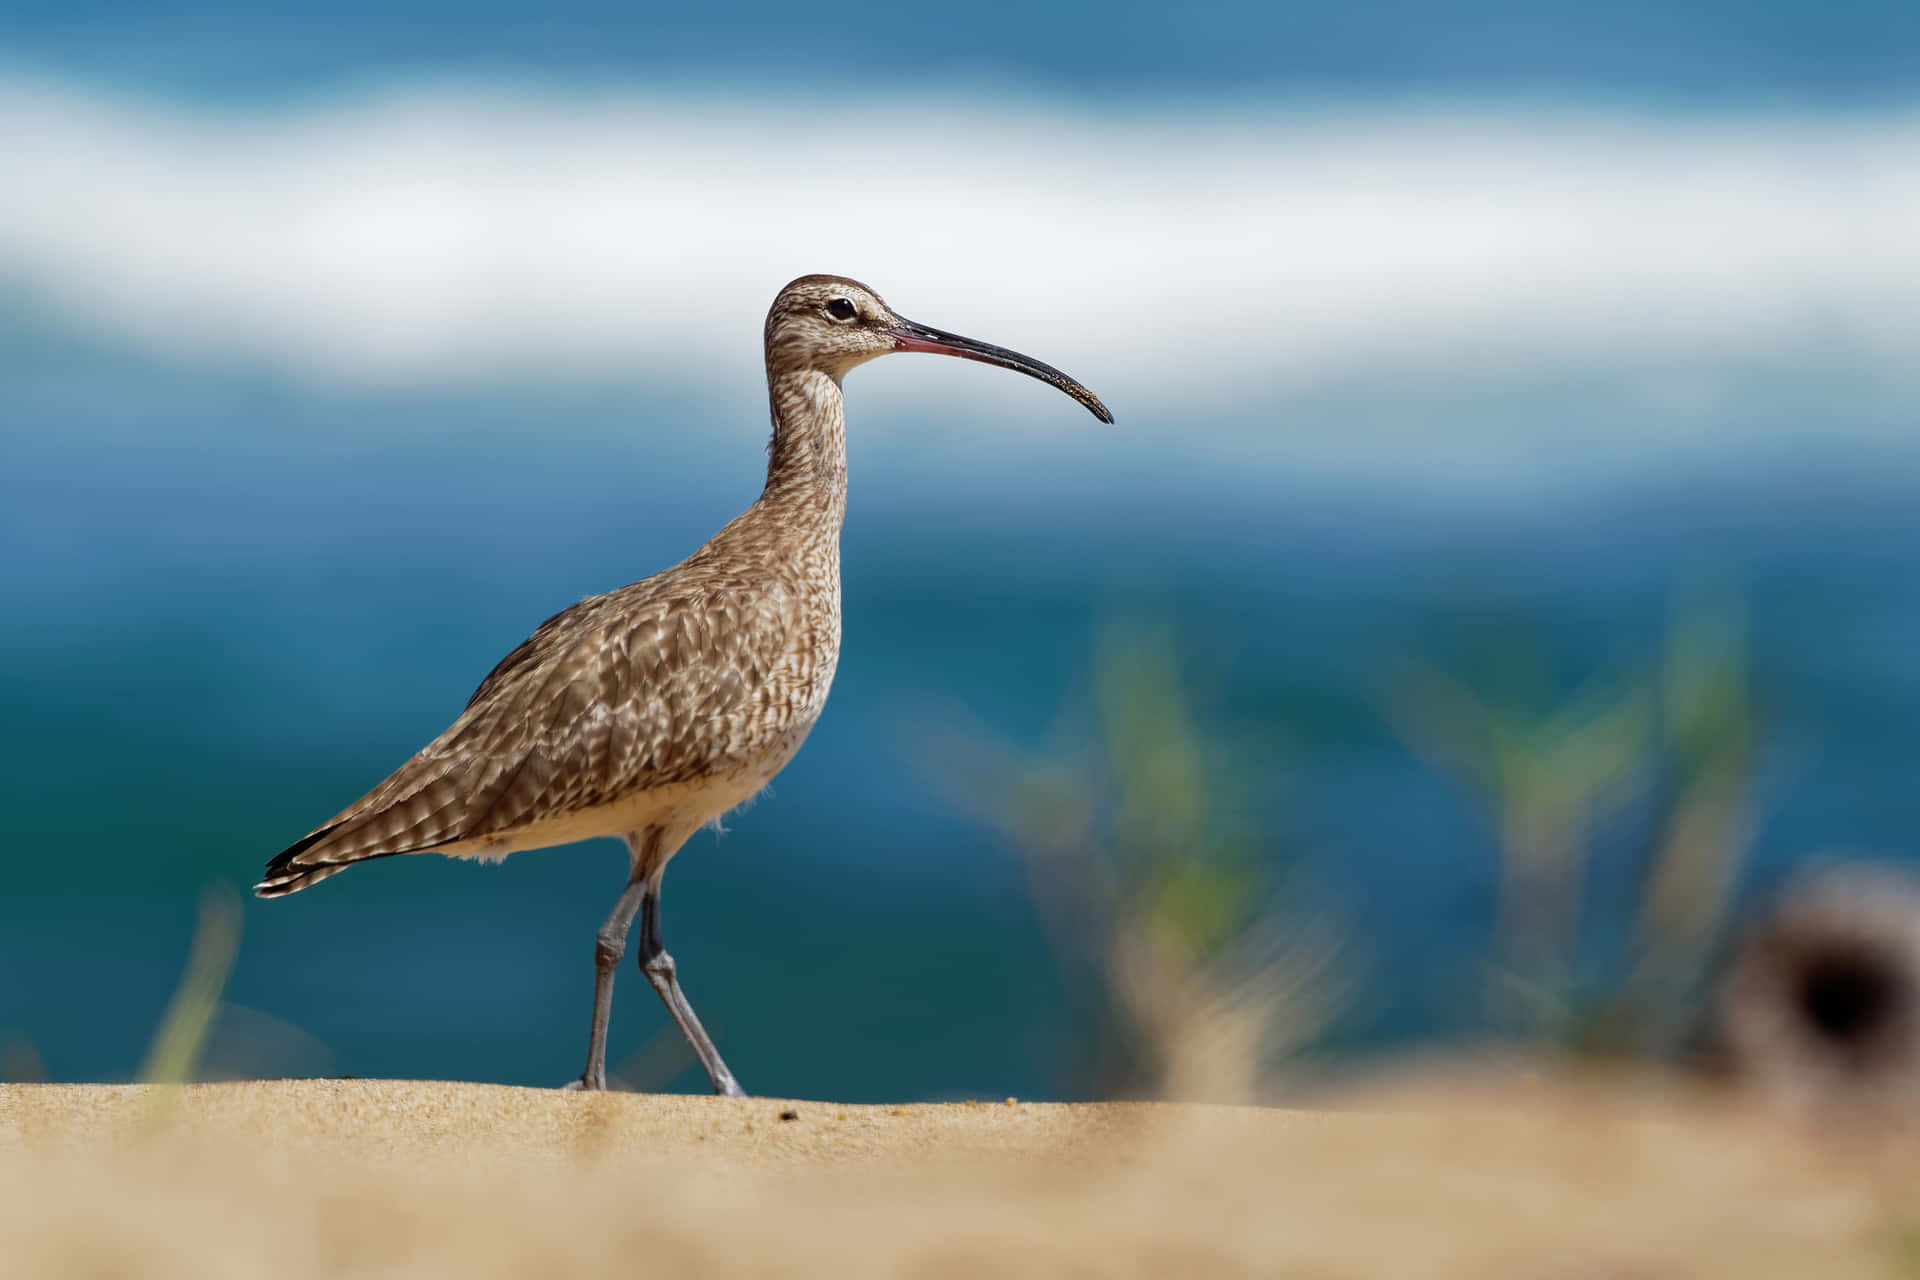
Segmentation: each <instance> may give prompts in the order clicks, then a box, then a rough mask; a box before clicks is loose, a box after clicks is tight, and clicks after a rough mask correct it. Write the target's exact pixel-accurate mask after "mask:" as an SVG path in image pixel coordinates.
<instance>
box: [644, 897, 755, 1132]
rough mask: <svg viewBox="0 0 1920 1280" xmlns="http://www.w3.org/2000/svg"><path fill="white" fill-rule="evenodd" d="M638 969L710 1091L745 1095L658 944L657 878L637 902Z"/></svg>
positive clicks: (664, 952) (739, 1095)
mask: <svg viewBox="0 0 1920 1280" xmlns="http://www.w3.org/2000/svg"><path fill="white" fill-rule="evenodd" d="M640 972H642V973H644V974H646V975H647V981H648V982H651V983H652V984H653V989H654V991H655V993H656V994H658V995H659V997H660V1002H661V1003H662V1004H664V1005H666V1006H667V1012H668V1013H671V1014H672V1015H673V1020H674V1021H675V1022H677V1023H679V1024H680V1034H681V1035H684V1036H685V1037H686V1038H687V1043H688V1044H690V1045H692V1046H693V1051H694V1053H695V1054H696V1055H698V1056H699V1058H700V1065H701V1066H703V1067H705V1068H706V1069H707V1078H708V1079H710V1080H712V1081H713V1091H714V1092H715V1093H717V1094H720V1095H722V1096H723V1097H728V1098H744V1097H746V1096H747V1091H746V1090H745V1089H742V1088H741V1087H740V1082H739V1081H738V1080H735V1079H734V1078H733V1072H731V1071H729V1070H727V1064H726V1063H724V1062H722V1061H721V1060H720V1051H719V1050H718V1049H716V1048H714V1047H713V1039H712V1038H711V1037H710V1036H708V1035H707V1029H706V1028H705V1027H703V1026H701V1025H700V1019H699V1017H698V1016H697V1015H696V1014H695V1013H694V1012H693V1006H692V1005H691V1004H688V1003H687V996H686V993H685V992H683V991H682V990H680V980H679V978H678V977H677V976H675V969H674V963H673V957H672V956H670V955H668V954H667V950H666V948H665V947H663V946H662V945H661V944H660V884H659V881H658V880H657V879H656V880H655V881H654V883H653V884H652V885H651V886H650V887H649V891H648V893H647V895H646V899H645V901H643V902H642V903H641V904H640Z"/></svg>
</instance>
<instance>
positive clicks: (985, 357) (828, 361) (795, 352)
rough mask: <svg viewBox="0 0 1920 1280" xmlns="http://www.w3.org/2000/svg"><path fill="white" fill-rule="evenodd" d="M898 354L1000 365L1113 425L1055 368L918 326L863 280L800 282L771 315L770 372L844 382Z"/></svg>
mask: <svg viewBox="0 0 1920 1280" xmlns="http://www.w3.org/2000/svg"><path fill="white" fill-rule="evenodd" d="M894 351H931V352H933V353H935V354H937V355H945V356H959V357H961V358H962V359H965V360H978V361H981V362H982V363H984V364H997V365H999V366H1000V367H1001V368H1003V369H1012V370H1014V371H1015V372H1017V373H1024V374H1026V375H1027V376H1028V377H1031V378H1038V379H1040V381H1042V382H1045V383H1047V384H1049V385H1051V386H1054V387H1058V388H1059V389H1060V390H1062V391H1064V392H1066V393H1067V394H1068V395H1070V396H1072V397H1073V398H1074V399H1075V400H1078V401H1079V402H1080V403H1081V404H1083V405H1085V406H1086V408H1087V410H1088V412H1090V413H1092V414H1093V416H1094V417H1096V418H1098V419H1100V421H1102V422H1112V421H1113V415H1112V414H1110V413H1108V412H1107V407H1106V406H1105V405H1103V404H1101V403H1100V399H1099V397H1098V396H1096V395H1094V394H1093V392H1091V391H1089V390H1087V389H1086V388H1085V387H1083V386H1081V385H1080V384H1079V383H1078V382H1075V381H1074V380H1073V379H1072V378H1069V377H1068V376H1067V375H1066V374H1064V373H1062V372H1060V371H1059V370H1058V369H1056V368H1054V367H1053V366H1052V365H1047V364H1042V363H1040V361H1038V360H1035V359H1033V358H1032V357H1031V356H1023V355H1021V354H1020V353H1019V352H1018V351H1009V350H1007V349H1006V348H1005V347H996V346H992V345H990V344H988V343H985V342H976V341H974V340H973V339H972V338H963V337H961V336H959V335H958V334H953V333H943V332H941V331H940V330H938V329H932V328H928V327H927V326H926V325H923V324H916V323H914V322H913V321H911V320H908V319H906V318H905V317H903V316H901V315H899V314H898V313H896V312H895V311H894V310H893V308H892V307H889V306H888V305H887V304H886V302H885V300H884V299H882V298H881V297H880V295H879V294H877V293H875V292H874V291H873V290H871V289H869V288H867V286H865V285H863V284H861V283H860V282H859V281H857V280H848V279H846V278H845V277H843V276H801V277H800V278H799V279H798V280H795V281H794V282H793V283H791V284H789V285H788V286H787V287H786V288H784V289H782V290H781V291H780V294H779V296H778V297H776V298H775V299H774V300H773V307H772V309H770V310H769V311H768V312H767V368H768V370H769V371H770V372H773V371H778V370H782V369H804V370H819V371H820V372H823V373H826V374H828V375H830V376H831V377H832V378H833V380H834V381H835V382H838V381H839V380H840V379H841V378H842V377H844V376H845V375H846V373H847V371H848V370H849V369H852V368H853V367H854V366H856V365H861V364H865V363H866V362H867V361H869V360H871V359H873V358H874V357H876V356H884V355H887V354H889V353H891V352H894Z"/></svg>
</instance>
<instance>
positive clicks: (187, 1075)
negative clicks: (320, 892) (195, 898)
mask: <svg viewBox="0 0 1920 1280" xmlns="http://www.w3.org/2000/svg"><path fill="white" fill-rule="evenodd" d="M240 918H241V909H240V900H239V898H238V897H237V896H236V895H235V893H234V891H233V890H232V889H231V888H230V887H228V886H227V885H224V884H212V885H209V886H208V887H207V888H206V889H205V890H204V891H203V892H202V893H201V895H200V921H199V924H198V926H197V927H196V928H195V929H194V933H193V943H192V946H191V947H190V948H189V949H188V952H187V968H186V972H185V973H184V974H182V975H181V978H180V985H179V987H177V988H176V989H175V990H174V993H173V999H172V1001H171V1002H169V1003H168V1005H167V1011H166V1013H165V1014H164V1015H162V1017H161V1019H160V1026H159V1029H158V1030H157V1031H155V1032H154V1036H153V1040H152V1043H151V1044H150V1045H149V1046H148V1049H147V1057H146V1061H145V1062H144V1063H143V1064H142V1065H141V1067H140V1079H141V1080H142V1081H143V1082H145V1083H147V1084H159V1085H167V1084H185V1083H186V1082H188V1081H190V1080H192V1079H193V1078H194V1073H195V1071H196V1070H197V1069H198V1067H199V1064H200V1058H201V1054H202V1053H203V1052H204V1050H205V1048H206V1044H207V1035H208V1033H209V1032H210V1031H211V1030H212V1029H213V1020H214V1016H215V1015H216V1014H217V1013H219V1011H220V995H221V992H223V991H224V990H226V985H227V979H228V977H229V976H231V975H232V973H233V961H234V957H235V956H236V955H237V954H238V953H239V950H240Z"/></svg>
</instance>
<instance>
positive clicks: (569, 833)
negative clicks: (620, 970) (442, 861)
mask: <svg viewBox="0 0 1920 1280" xmlns="http://www.w3.org/2000/svg"><path fill="white" fill-rule="evenodd" d="M812 728H813V722H812V720H808V721H807V722H806V723H805V724H802V725H799V726H796V727H795V728H794V729H792V730H789V731H788V732H786V733H783V734H782V735H780V736H779V737H778V738H776V739H775V740H774V741H772V742H770V743H768V744H766V746H765V748H764V749H763V750H761V751H759V752H757V753H756V754H755V755H754V757H753V758H752V759H750V760H747V761H743V762H742V763H741V764H740V765H739V766H737V767H735V768H733V769H729V770H726V771H724V772H721V773H715V774H710V775H708V776H707V777H704V778H693V779H689V780H687V781H685V782H673V783H666V784H663V785H660V786H655V787H649V788H647V789H646V790H644V791H636V792H634V793H633V794H632V795H628V796H622V797H621V798H620V799H618V800H615V801H613V802H611V803H609V804H602V805H596V806H594V807H593V808H591V809H577V810H574V811H572V812H570V813H562V814H555V815H553V816H552V817H547V818H541V819H538V820H536V821H534V822H530V823H528V824H526V825H525V826H521V827H515V828H513V829H512V830H509V831H498V832H494V833H491V834H489V835H485V836H479V837H476V838H474V839H472V840H462V841H460V842H459V843H457V844H450V845H443V846H441V847H439V848H437V849H435V850H434V852H435V853H442V854H446V855H448V856H450V857H456V858H481V859H485V860H497V859H500V858H504V857H506V856H507V855H508V854H510V853H519V852H522V851H524V850H528V849H546V848H550V847H552V846H553V845H560V844H572V843H574V842H575V841H577V840H591V839H594V838H596V837H599V836H624V835H627V834H629V833H631V832H635V831H645V830H649V829H655V828H657V829H659V830H660V831H661V833H662V835H663V839H662V841H661V845H662V847H663V848H665V849H666V850H667V851H668V856H671V853H672V851H673V850H676V849H678V848H679V846H680V844H681V843H682V842H683V841H685V840H686V838H687V837H688V836H690V835H692V834H693V833H694V832H695V831H698V830H699V829H700V828H701V827H703V826H705V825H706V824H708V823H709V822H713V821H715V820H716V819H718V818H720V817H721V816H722V815H724V814H725V813H727V812H728V811H729V810H731V809H737V808H739V807H740V806H741V805H743V804H745V803H746V802H747V801H749V800H751V799H753V797H754V796H756V795H758V794H759V793H760V792H761V791H762V790H763V789H764V788H765V787H766V785H767V784H768V783H769V782H771V781H772V780H773V777H774V775H775V774H777V773H779V772H780V770H781V769H783V768H785V767H786V764H787V762H788V761H789V760H791V759H793V756H794V753H795V752H797V751H799V749H800V744H801V743H803V742H805V741H806V738H807V734H808V732H809V731H810V730H811V729H812Z"/></svg>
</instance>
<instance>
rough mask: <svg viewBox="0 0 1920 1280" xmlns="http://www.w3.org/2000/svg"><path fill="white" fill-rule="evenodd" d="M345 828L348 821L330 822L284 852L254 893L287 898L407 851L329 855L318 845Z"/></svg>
mask: <svg viewBox="0 0 1920 1280" xmlns="http://www.w3.org/2000/svg"><path fill="white" fill-rule="evenodd" d="M344 826H346V823H344V822H335V823H330V824H328V825H327V826H324V827H322V828H320V829H319V830H318V831H316V832H314V833H313V834H312V835H310V836H307V837H305V838H304V839H302V840H300V841H298V842H296V843H294V844H292V845H289V846H288V847H287V848H285V849H283V850H281V852H280V853H278V854H276V855H275V856H274V858H273V860H272V861H271V862H269V863H267V874H266V875H265V876H263V877H262V878H261V880H260V883H259V884H256V885H255V886H253V891H254V893H255V894H257V895H258V896H260V897H262V898H284V897H286V896H287V895H288V894H290V893H298V892H300V890H302V889H304V888H306V887H307V886H308V885H315V884H319V883H320V882H321V881H322V880H325V879H326V878H327V877H328V876H332V875H338V874H340V872H342V871H345V870H346V869H347V868H348V867H350V866H352V865H353V864H354V863H356V862H365V861H367V860H368V859H370V858H385V857H388V856H390V855H392V854H395V853H401V852H404V850H399V849H380V850H369V851H367V852H365V853H354V854H348V855H346V856H344V857H343V856H339V855H334V856H328V854H327V852H326V851H325V850H323V849H321V848H319V847H318V846H320V845H322V844H324V843H325V842H326V841H327V840H328V839H329V838H331V837H332V836H334V835H337V834H340V833H341V831H340V829H341V828H342V827H344Z"/></svg>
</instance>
